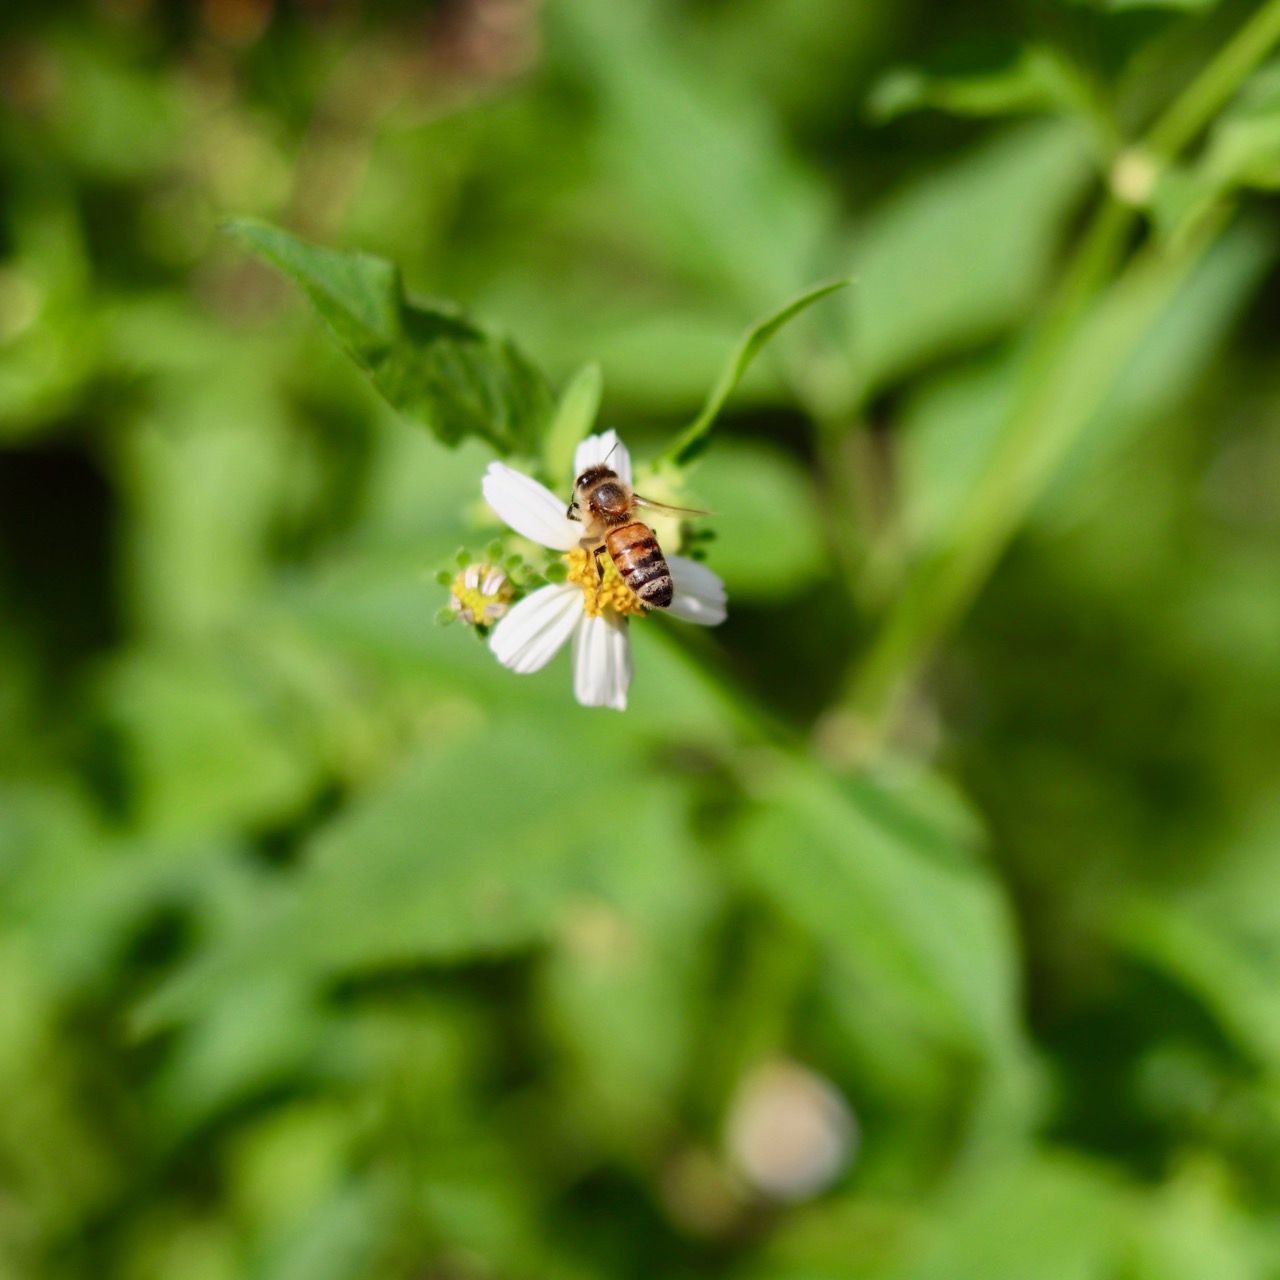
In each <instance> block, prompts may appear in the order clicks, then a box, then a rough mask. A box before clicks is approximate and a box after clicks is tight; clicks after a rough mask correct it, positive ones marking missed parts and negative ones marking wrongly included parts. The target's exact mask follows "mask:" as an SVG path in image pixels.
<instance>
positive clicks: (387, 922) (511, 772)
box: [152, 673, 613, 1017]
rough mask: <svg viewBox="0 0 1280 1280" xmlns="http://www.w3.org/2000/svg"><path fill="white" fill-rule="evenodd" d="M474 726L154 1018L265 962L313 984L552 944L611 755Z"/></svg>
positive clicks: (199, 965)
mask: <svg viewBox="0 0 1280 1280" xmlns="http://www.w3.org/2000/svg"><path fill="white" fill-rule="evenodd" d="M504 674H507V673H504ZM508 678H509V679H510V678H511V677H510V676H509V675H508ZM455 714H457V712H456V710H455ZM469 723H470V721H469V717H466V716H463V717H462V719H461V721H460V723H458V724H457V725H455V726H454V728H453V730H452V732H445V733H442V734H440V735H438V738H437V740H436V741H435V742H434V743H433V745H431V746H430V747H427V748H425V749H423V750H420V751H419V752H417V753H416V754H415V755H414V756H413V757H412V758H411V759H410V760H409V761H408V762H407V763H406V764H405V765H404V766H403V767H402V768H401V769H399V770H398V771H397V773H396V776H394V777H392V778H390V779H388V780H387V781H385V782H384V783H383V784H382V785H380V786H378V787H376V788H374V789H373V790H372V791H371V792H370V793H369V794H367V795H365V796H364V797H362V798H361V799H360V800H358V801H356V802H354V803H352V804H351V805H349V806H348V807H347V808H346V809H344V810H343V812H342V813H341V815H340V816H339V817H338V818H337V819H336V820H335V821H334V822H332V823H330V824H329V825H328V826H327V827H325V828H324V829H322V830H321V831H320V833H319V834H318V835H317V836H316V837H315V838H314V840H312V841H311V842H310V845H309V848H308V851H307V856H306V858H305V861H304V864H303V868H302V871H301V873H300V875H299V876H298V878H297V882H296V886H295V890H294V892H293V893H292V894H291V895H290V896H289V898H288V900H287V901H277V902H273V903H268V904H266V906H265V910H266V911H267V913H268V918H267V919H262V920H254V921H244V922H242V929H241V931H240V932H239V933H238V934H237V935H236V936H235V937H231V938H228V939H225V940H223V941H221V942H220V943H219V944H218V945H217V946H216V947H214V948H213V950H212V951H211V953H210V954H208V955H206V956H204V957H202V958H200V959H198V960H197V962H196V963H195V964H194V965H193V967H192V968H191V969H190V970H189V971H188V972H186V973H185V974H184V975H182V976H181V978H180V979H179V980H178V981H177V982H175V983H174V984H172V985H171V986H170V987H169V988H168V989H167V990H165V991H163V992H162V993H160V995H159V996H158V997H157V999H156V1000H155V1001H154V1002H153V1005H152V1009H153V1012H154V1013H155V1014H156V1015H157V1016H163V1017H168V1016H172V1015H173V1014H174V1013H176V1012H178V1011H187V1012H189V1011H190V1010H191V1009H192V1008H193V1007H196V1006H200V1005H203V1004H204V1003H205V1002H206V1001H207V1000H208V999H209V998H211V997H214V996H217V995H218V993H220V992H222V991H225V990H226V989H227V984H232V985H234V984H236V983H238V982H240V981H242V980H244V979H245V977H246V975H247V974H251V973H254V972H256V971H257V970H258V969H259V968H260V967H262V966H265V967H266V968H267V969H268V970H270V971H272V972H275V973H278V974H282V975H283V974H293V975H295V976H296V978H297V980H300V981H303V982H313V981H315V980H317V979H319V978H321V977H323V976H326V975H332V974H337V973H343V972H350V971H359V970H365V969H376V968H379V967H388V966H397V965H412V964H423V963H428V962H430V963H435V964H454V963H458V962H460V961H464V960H468V959H477V958H482V957H485V956H491V955H499V954H502V953H505V952H509V951H511V950H513V949H518V948H522V947H527V946H529V945H530V944H532V943H534V942H536V941H538V940H540V939H541V938H544V937H545V936H546V934H547V931H548V930H549V929H550V928H551V927H552V926H553V924H554V923H555V922H556V921H557V920H558V918H559V916H560V913H561V911H562V909H563V908H564V906H565V904H566V902H567V901H568V900H569V898H570V896H571V895H572V894H573V893H574V892H575V890H577V889H579V888H580V887H581V886H582V885H583V884H584V880H583V876H584V874H585V872H584V868H586V867H587V866H589V863H590V855H591V854H592V853H593V852H594V851H595V849H596V845H595V842H594V841H593V840H592V839H591V838H590V834H589V832H587V831H585V830H583V829H581V824H579V823H577V822H576V821H575V814H576V812H577V808H576V799H575V798H576V797H577V796H578V795H579V794H580V792H581V789H582V787H583V785H584V781H585V780H587V779H588V778H589V776H595V775H599V774H600V773H601V772H602V770H603V769H604V767H605V764H606V762H609V761H611V760H612V758H613V757H612V755H611V753H610V752H609V751H608V750H607V749H606V750H600V748H601V746H602V745H603V744H602V743H601V742H599V741H597V742H596V753H595V754H593V755H591V756H590V761H591V763H590V766H589V768H588V767H587V766H586V765H585V764H584V760H586V759H587V758H588V757H587V756H586V755H585V754H584V751H583V744H584V743H585V742H587V741H590V737H588V736H586V735H585V733H584V736H581V737H579V738H577V739H569V738H565V737H560V738H557V739H554V740H548V739H546V738H545V736H544V735H541V734H537V733H534V732H532V731H531V730H529V729H527V728H524V727H521V726H520V725H519V723H518V722H512V723H510V724H508V725H507V726H506V727H504V728H503V729H501V730H500V731H499V730H480V729H477V728H475V727H467V726H468V725H469ZM603 733H604V729H603V728H597V730H596V735H597V736H598V735H600V734H603ZM586 883H589V881H587V882H586Z"/></svg>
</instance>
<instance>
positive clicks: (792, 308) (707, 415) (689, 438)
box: [664, 280, 853, 466]
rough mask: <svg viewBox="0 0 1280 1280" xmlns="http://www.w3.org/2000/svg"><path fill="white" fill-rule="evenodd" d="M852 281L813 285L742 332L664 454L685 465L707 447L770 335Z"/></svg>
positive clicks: (834, 281) (674, 461)
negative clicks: (694, 413)
mask: <svg viewBox="0 0 1280 1280" xmlns="http://www.w3.org/2000/svg"><path fill="white" fill-rule="evenodd" d="M851 283H853V282H852V281H850V280H833V281H830V282H829V283H827V284H820V285H815V286H814V287H813V288H812V289H806V290H805V291H804V293H802V294H801V295H800V296H799V297H798V298H793V299H792V300H791V301H790V302H788V303H787V304H786V305H785V306H783V307H780V308H779V309H778V310H777V311H775V312H773V313H772V314H771V315H768V316H765V317H764V318H763V319H762V320H757V321H756V323H755V324H753V325H752V326H751V328H750V329H748V330H747V331H746V333H744V334H743V335H742V339H741V341H740V342H739V343H738V346H737V348H736V349H735V350H734V351H733V353H732V354H731V355H730V356H729V359H728V360H727V361H726V362H725V365H724V368H723V369H722V370H721V371H720V376H719V378H717V379H716V384H715V386H714V387H712V389H711V394H710V395H709V396H708V397H707V401H706V403H705V404H704V405H703V406H702V412H701V413H699V414H698V416H697V417H696V418H695V419H694V420H693V421H692V422H691V423H690V424H689V425H688V426H687V427H686V428H685V429H684V431H683V432H681V434H680V436H679V437H678V438H677V440H676V441H675V443H674V444H672V445H671V447H670V448H669V449H668V450H667V452H666V454H665V455H664V456H665V457H667V458H669V459H670V460H671V461H672V462H673V463H675V464H676V466H685V465H686V464H688V463H689V462H691V461H692V460H693V459H694V458H696V457H697V456H698V454H700V453H701V452H702V451H703V450H704V449H705V448H706V447H707V444H708V435H709V432H710V430H711V426H712V424H713V423H714V422H715V419H716V415H717V414H718V413H719V412H720V410H721V409H722V408H724V404H725V401H726V400H728V398H729V396H730V395H732V393H733V389H734V387H736V386H737V385H738V383H739V382H740V381H741V380H742V376H743V374H745V373H746V371H747V368H748V366H749V365H750V364H751V362H752V361H753V360H754V359H755V358H756V356H757V355H759V354H760V352H761V351H762V350H763V349H764V346H765V344H766V343H767V342H768V341H769V339H770V338H772V337H773V335H774V334H775V333H777V332H778V330H779V329H781V328H782V326H783V325H784V324H786V323H787V321H788V320H790V319H791V318H792V317H793V316H797V315H799V314H800V312H801V311H803V310H804V309H805V308H806V307H809V306H812V305H813V304H814V303H815V302H818V301H819V300H820V299H822V298H825V297H826V296H827V295H828V294H831V293H835V291H836V290H837V289H843V288H845V286H846V285H849V284H851Z"/></svg>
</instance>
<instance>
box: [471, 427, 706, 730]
mask: <svg viewBox="0 0 1280 1280" xmlns="http://www.w3.org/2000/svg"><path fill="white" fill-rule="evenodd" d="M606 459H607V460H608V464H609V466H611V467H612V468H613V469H614V470H615V471H616V472H617V473H618V475H619V476H621V477H622V479H623V480H625V481H626V482H627V483H628V484H630V483H631V455H630V454H629V453H628V452H627V449H626V446H625V445H624V444H622V443H621V441H619V439H618V436H617V433H616V432H613V431H606V432H604V433H603V434H601V435H596V436H588V437H587V439H585V440H584V441H583V442H582V443H581V444H580V445H579V446H578V449H577V453H576V454H575V455H574V459H573V466H574V473H575V474H579V473H581V472H582V471H584V470H585V469H586V468H587V467H589V466H591V465H592V464H593V463H598V462H604V461H606ZM481 487H482V489H483V491H484V496H485V500H486V501H487V502H488V503H489V505H490V506H491V507H492V508H493V509H494V511H496V512H497V513H498V515H499V516H501V517H502V519H503V520H505V521H506V523H507V524H508V525H510V526H511V528H512V529H514V530H515V531H516V533H518V534H520V535H521V537H524V538H528V539H529V540H530V541H531V542H537V543H540V544H541V545H542V546H544V547H550V548H551V549H552V550H553V551H561V552H564V553H566V554H565V561H566V563H567V564H568V566H569V580H568V581H567V582H563V583H557V584H555V585H553V586H548V587H541V588H539V590H537V591H535V592H534V593H533V594H532V595H530V596H526V597H525V599H523V600H521V601H520V602H519V604H516V605H514V606H513V607H512V609H511V611H510V612H509V613H508V614H507V616H506V617H505V618H503V619H502V621H501V622H499V623H498V625H497V626H496V627H495V628H494V630H493V634H492V635H491V636H490V637H489V647H490V648H491V649H492V650H493V652H494V654H495V656H496V657H497V659H498V661H499V662H501V663H502V664H503V666H506V667H510V668H511V670H512V671H515V672H518V673H519V674H521V675H526V674H528V673H529V672H531V671H538V670H540V669H541V668H542V667H545V666H546V665H547V663H548V662H550V661H551V659H552V658H553V657H554V656H555V655H556V654H557V653H558V652H559V650H560V648H561V647H562V646H563V645H564V644H565V643H566V642H567V641H569V640H572V642H573V691H574V694H575V696H576V697H577V699H578V701H579V702H580V703H582V704H583V706H587V707H613V708H614V709H615V710H617V711H623V710H625V709H626V705H627V688H628V686H629V685H630V684H631V675H632V665H631V643H630V641H629V640H628V638H627V619H628V618H629V617H630V616H631V615H633V614H642V613H644V612H645V609H644V607H643V606H642V605H641V604H640V601H639V600H638V599H637V598H636V596H635V595H634V594H633V593H632V591H631V590H630V588H628V587H627V586H626V584H625V583H624V582H623V581H622V579H621V578H620V577H619V576H618V572H617V570H616V569H615V568H614V567H613V563H612V561H611V560H610V559H609V557H608V555H604V556H602V557H601V563H600V567H601V570H602V571H603V575H604V576H603V577H602V578H601V577H598V574H597V570H596V563H595V556H594V554H593V552H592V551H591V550H588V549H585V548H583V547H582V546H581V545H580V542H581V539H582V537H583V534H584V533H585V529H584V527H583V525H582V524H581V523H579V522H578V521H576V520H570V519H569V517H568V515H567V514H566V507H567V506H568V503H567V501H566V500H565V499H564V498H558V497H556V495H555V494H554V493H552V492H551V490H550V489H546V488H544V487H543V486H542V485H540V484H539V483H538V482H537V481H536V480H533V479H530V477H529V476H526V475H523V474H522V473H521V472H519V471H515V470H513V469H512V468H511V467H508V466H506V465H505V464H504V463H501V462H491V463H490V464H489V468H488V470H487V471H486V472H485V476H484V481H483V483H482V486H481ZM666 559H667V567H668V568H669V569H670V570H671V579H672V582H673V584H674V586H675V595H674V597H673V599H672V601H671V604H670V606H669V607H668V608H667V609H666V610H665V612H666V613H670V614H673V615H674V616H675V617H677V618H683V619H684V620H685V621H686V622H696V623H699V624H700V625H702V626H704V627H714V626H716V625H718V624H719V623H721V622H723V621H724V619H725V592H724V583H722V582H721V581H720V579H719V578H718V577H717V576H716V575H715V574H714V573H712V572H711V570H710V569H708V568H707V567H706V566H705V565H701V564H699V563H698V562H697V561H696V560H688V559H686V558H685V557H684V556H667V558H666Z"/></svg>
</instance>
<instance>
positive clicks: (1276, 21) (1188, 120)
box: [1143, 0, 1280, 160]
mask: <svg viewBox="0 0 1280 1280" xmlns="http://www.w3.org/2000/svg"><path fill="white" fill-rule="evenodd" d="M1277 40H1280V0H1267V3H1266V4H1264V5H1263V6H1262V7H1261V8H1260V9H1258V11H1257V12H1256V13H1255V14H1254V15H1253V17H1251V18H1250V19H1249V21H1248V22H1246V23H1245V24H1244V25H1243V26H1242V27H1241V28H1240V29H1239V30H1238V31H1237V32H1236V33H1235V35H1234V36H1232V37H1231V39H1230V40H1228V41H1227V43H1226V44H1224V45H1223V46H1222V48H1221V49H1219V50H1218V52H1217V54H1216V55H1215V56H1214V57H1213V59H1212V60H1211V61H1210V63H1209V65H1208V66H1207V67H1205V68H1204V70H1203V71H1201V73H1200V74H1199V75H1198V76H1197V77H1196V78H1195V79H1194V80H1193V81H1192V82H1191V83H1190V84H1189V85H1188V86H1187V87H1186V88H1185V89H1184V90H1183V91H1182V93H1181V94H1179V95H1178V97H1177V99H1176V100H1175V101H1174V102H1173V103H1172V104H1171V105H1170V106H1169V108H1168V110H1166V111H1165V113H1164V114H1163V115H1162V116H1161V117H1160V118H1159V119H1158V120H1157V121H1156V122H1155V124H1153V125H1152V126H1151V128H1150V130H1149V131H1148V133H1147V137H1146V140H1145V143H1144V146H1143V149H1144V150H1146V151H1147V152H1149V153H1150V154H1151V155H1153V156H1155V157H1156V158H1158V159H1161V160H1171V159H1173V158H1174V156H1176V155H1177V154H1178V152H1179V151H1181V150H1182V148H1183V147H1185V146H1186V145H1187V144H1188V143H1189V142H1192V141H1194V139H1195V138H1196V136H1197V134H1199V133H1200V132H1201V130H1202V129H1204V128H1205V127H1206V126H1207V125H1208V124H1209V123H1210V121H1212V119H1213V117H1214V116H1215V115H1217V113H1218V111H1219V110H1220V109H1221V108H1222V107H1223V106H1225V105H1226V102H1227V100H1228V99H1229V98H1230V97H1231V96H1232V95H1233V94H1234V93H1235V92H1236V90H1237V89H1239V87H1240V85H1241V84H1242V83H1243V82H1244V80H1245V79H1246V78H1247V77H1248V76H1249V74H1250V73H1251V72H1252V71H1253V70H1254V68H1255V67H1257V65H1258V64H1259V63H1260V62H1261V61H1262V60H1263V59H1264V58H1265V57H1266V56H1267V54H1268V53H1270V52H1271V49H1272V47H1273V46H1274V45H1275V43H1276V42H1277Z"/></svg>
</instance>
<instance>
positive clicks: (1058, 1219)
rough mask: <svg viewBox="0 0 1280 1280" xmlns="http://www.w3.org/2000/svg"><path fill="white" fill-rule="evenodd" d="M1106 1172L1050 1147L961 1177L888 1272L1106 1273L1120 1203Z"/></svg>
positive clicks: (940, 1278) (957, 1279)
mask: <svg viewBox="0 0 1280 1280" xmlns="http://www.w3.org/2000/svg"><path fill="white" fill-rule="evenodd" d="M1119 1191H1120V1188H1119V1187H1118V1186H1116V1185H1115V1183H1114V1182H1113V1180H1112V1178H1111V1177H1110V1176H1108V1175H1107V1174H1106V1173H1105V1172H1103V1171H1101V1170H1099V1169H1096V1168H1091V1167H1090V1166H1089V1165H1086V1164H1083V1163H1081V1162H1076V1161H1074V1160H1071V1159H1069V1158H1066V1157H1063V1156H1057V1155H1055V1154H1054V1153H1052V1152H1046V1153H1044V1154H1041V1155H1036V1156H1034V1157H1031V1158H1030V1159H1029V1160H1027V1161H1026V1163H1024V1164H1022V1165H1015V1166H1013V1167H1010V1168H1006V1169H1000V1170H997V1171H988V1172H984V1173H983V1174H982V1175H980V1176H978V1177H975V1178H972V1179H966V1180H964V1181H962V1182H960V1183H959V1184H958V1185H956V1186H955V1187H953V1188H952V1189H950V1193H949V1194H948V1195H945V1196H943V1197H942V1198H941V1199H940V1202H939V1203H937V1204H935V1205H933V1206H931V1212H930V1213H929V1215H928V1217H929V1221H928V1224H927V1226H925V1228H924V1230H923V1231H922V1232H921V1236H922V1247H921V1248H920V1250H919V1253H920V1255H922V1256H920V1258H919V1260H918V1261H912V1262H909V1263H907V1264H906V1265H905V1266H901V1267H891V1268H889V1269H888V1273H887V1276H888V1278H889V1280H1026V1278H1027V1277H1029V1276H1034V1277H1035V1278H1036V1280H1109V1278H1110V1277H1112V1276H1114V1275H1115V1274H1116V1272H1115V1266H1116V1254H1117V1252H1118V1251H1117V1248H1116V1236H1117V1234H1118V1228H1119V1225H1120V1223H1121V1222H1122V1220H1123V1215H1124V1212H1125V1209H1126V1207H1127V1206H1126V1205H1125V1201H1124V1199H1123V1197H1122V1196H1121V1195H1120V1194H1119Z"/></svg>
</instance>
